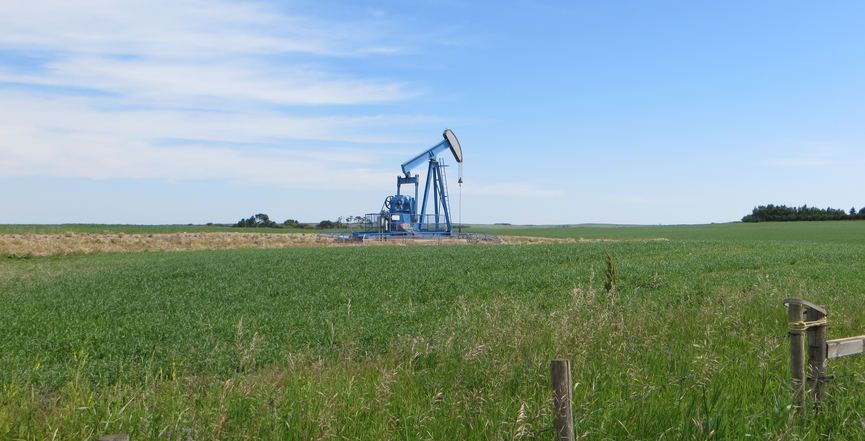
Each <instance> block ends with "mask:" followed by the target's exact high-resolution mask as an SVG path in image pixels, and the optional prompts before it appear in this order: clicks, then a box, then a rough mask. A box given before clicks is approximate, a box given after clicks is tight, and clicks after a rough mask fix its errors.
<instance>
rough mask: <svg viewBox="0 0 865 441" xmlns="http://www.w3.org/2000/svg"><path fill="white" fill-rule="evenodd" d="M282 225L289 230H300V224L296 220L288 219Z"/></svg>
mask: <svg viewBox="0 0 865 441" xmlns="http://www.w3.org/2000/svg"><path fill="white" fill-rule="evenodd" d="M282 225H285V226H286V227H287V228H300V222H298V221H297V220H296V219H288V220H286V221H285V222H283V223H282Z"/></svg>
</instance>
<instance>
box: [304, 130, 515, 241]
mask: <svg viewBox="0 0 865 441" xmlns="http://www.w3.org/2000/svg"><path fill="white" fill-rule="evenodd" d="M442 138H444V139H443V140H442V141H441V142H439V143H438V144H436V145H434V146H432V147H430V148H429V149H427V150H426V151H424V152H423V153H421V154H419V155H417V156H415V157H414V158H412V159H410V160H408V161H406V162H404V163H403V164H402V166H401V167H402V173H403V174H402V175H399V176H397V177H396V194H395V195H391V196H388V197H387V198H385V200H384V203H383V204H382V207H381V211H379V212H378V213H369V214H366V215H365V216H364V217H363V222H361V223H359V224H356V225H355V226H354V228H353V231H352V232H351V234H350V235H348V234H346V233H336V232H334V233H322V234H320V235H319V237H320V238H325V237H326V238H333V239H334V240H335V241H337V242H355V241H359V242H366V241H376V240H379V241H388V240H402V241H410V240H419V241H423V240H424V239H426V240H430V239H432V240H439V241H441V240H442V239H447V240H448V241H461V242H494V243H503V241H502V239H501V238H500V237H498V236H494V235H487V234H467V233H463V232H462V231H457V232H455V231H454V224H453V216H452V212H451V208H450V200H449V198H448V185H447V176H446V173H445V171H446V169H447V165H445V163H444V161H443V160H442V159H441V158H439V157H438V155H439V154H440V153H442V152H444V151H446V150H450V152H451V153H452V154H453V157H454V159H456V161H457V163H458V164H460V166H461V165H462V162H463V150H462V147H460V142H459V140H457V137H456V135H454V132H452V131H450V130H447V129H445V131H444V133H442ZM424 162H427V164H428V165H427V174H426V185H425V186H424V192H423V199H421V203H420V210H418V200H419V197H418V196H419V195H418V191H419V186H420V182H421V177H420V175H417V174H415V175H412V173H411V172H412V170H414V169H415V168H417V167H418V166H420V165H421V164H423V163H424ZM458 183H459V184H460V186H462V183H463V179H462V167H460V176H459V180H458ZM406 185H407V186H411V185H414V196H412V195H411V193H409V194H404V193H403V186H406Z"/></svg>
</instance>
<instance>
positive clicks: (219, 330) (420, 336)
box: [0, 222, 865, 440]
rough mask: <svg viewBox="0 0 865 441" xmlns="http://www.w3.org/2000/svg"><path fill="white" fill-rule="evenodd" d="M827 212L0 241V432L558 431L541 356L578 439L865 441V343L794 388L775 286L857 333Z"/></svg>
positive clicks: (846, 267)
mask: <svg viewBox="0 0 865 441" xmlns="http://www.w3.org/2000/svg"><path fill="white" fill-rule="evenodd" d="M827 224H833V223H831V222H827V223H816V222H815V223H798V224H795V225H793V227H789V226H788V224H780V223H778V224H757V226H759V227H761V228H762V230H759V231H757V230H753V229H750V228H751V225H750V224H747V225H746V224H724V225H719V226H717V228H716V226H714V225H711V226H693V227H692V226H682V227H626V228H611V227H570V228H547V229H542V228H528V227H524V228H520V227H498V226H497V227H490V231H491V232H493V231H494V232H496V233H498V234H506V233H505V230H507V231H508V232H511V231H513V233H511V234H518V235H530V234H538V235H545V236H550V235H553V232H555V231H559V230H561V231H568V232H571V231H580V233H579V234H578V235H576V236H574V235H563V236H553V237H589V236H588V235H582V234H583V231H593V232H596V233H597V234H602V235H603V234H608V232H612V231H623V232H626V233H622V235H620V236H612V235H610V236H601V237H620V238H635V237H639V236H637V234H646V235H649V236H644V237H657V235H654V234H653V231H655V232H657V231H664V232H667V233H669V234H664V235H660V237H667V238H668V239H670V240H669V241H650V242H637V241H624V242H595V243H566V244H553V245H474V246H465V245H453V246H448V245H442V246H381V247H317V248H290V249H255V250H223V251H196V252H163V253H135V254H100V255H90V256H75V257H62V258H59V257H53V258H31V259H3V260H2V261H0V292H2V296H0V323H2V326H0V439H28V440H43V439H97V438H98V437H99V436H102V435H105V434H110V433H129V434H131V435H132V438H133V439H135V440H143V439H172V440H175V439H180V440H186V439H194V440H199V439H222V440H226V439H274V440H276V439H279V440H282V439H298V440H305V439H320V438H329V437H335V438H348V439H406V440H414V439H498V440H501V439H516V438H523V439H552V438H553V437H552V433H551V432H550V431H549V430H548V429H549V428H550V427H551V424H552V415H551V403H550V401H551V400H550V385H549V378H548V375H549V361H550V360H551V359H555V358H568V359H570V360H571V362H572V364H573V368H572V369H573V373H572V375H573V381H574V383H575V386H574V400H575V404H574V409H575V411H574V416H575V419H576V426H577V433H578V435H585V439H595V440H607V439H611V440H612V439H661V438H663V439H743V438H747V437H752V438H755V439H779V440H794V439H865V428H863V423H862V421H863V418H865V415H863V413H865V383H863V382H865V377H863V375H862V374H861V372H862V371H863V367H865V357H861V356H860V357H856V356H853V357H847V358H845V359H838V360H833V361H832V364H831V365H830V374H831V375H834V376H835V378H834V379H833V380H832V382H831V383H830V386H829V387H830V389H829V391H830V396H829V397H828V399H827V401H826V403H825V404H824V406H823V409H824V410H823V411H822V412H819V413H817V412H814V411H809V412H807V417H803V416H802V414H803V413H806V412H798V413H797V412H793V411H792V406H791V404H792V395H791V393H790V384H789V379H788V378H789V376H790V374H789V348H788V344H787V342H786V340H785V339H784V338H785V335H786V332H787V328H786V327H787V324H786V320H787V319H786V311H785V308H784V306H783V305H782V300H783V299H784V298H788V297H799V298H804V299H807V300H810V301H812V302H815V303H820V304H825V305H827V309H828V311H829V314H830V315H829V321H830V325H831V328H830V330H829V337H830V338H839V337H845V336H852V335H859V334H863V333H865V305H863V304H861V302H860V300H861V299H862V295H861V294H862V293H863V292H865V278H863V277H862V276H861V275H862V274H865V244H863V243H862V239H861V234H862V233H861V231H860V230H859V229H857V228H862V227H865V223H861V222H839V223H838V224H844V226H838V227H835V226H827ZM680 228H681V229H682V230H677V229H680ZM737 228H741V229H740V230H737ZM845 228H847V230H844V229H845ZM477 229H479V227H477ZM843 231H847V233H848V235H849V236H851V237H850V238H849V240H841V237H840V235H843V234H844V233H843ZM713 232H714V233H716V237H715V238H712V237H711V235H712V233H713ZM758 233H759V234H758ZM563 234H564V233H563ZM609 234H612V233H609ZM676 234H678V235H679V236H676ZM754 234H757V235H758V236H761V237H758V238H755V237H752V236H749V235H754ZM736 235H739V236H736ZM802 236H805V237H802ZM595 237H598V236H595ZM768 238H772V240H767V239H768ZM809 242H814V243H809ZM607 253H609V255H610V256H611V257H612V261H613V262H614V264H615V270H616V271H615V274H616V276H615V279H614V281H615V285H616V287H615V289H613V290H611V291H608V290H607V289H605V283H606V282H610V281H613V280H611V279H610V276H608V275H607V271H608V266H607Z"/></svg>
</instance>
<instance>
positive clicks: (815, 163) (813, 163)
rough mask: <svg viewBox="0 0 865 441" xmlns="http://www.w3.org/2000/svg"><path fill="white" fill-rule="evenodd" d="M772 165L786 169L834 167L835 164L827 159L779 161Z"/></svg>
mask: <svg viewBox="0 0 865 441" xmlns="http://www.w3.org/2000/svg"><path fill="white" fill-rule="evenodd" d="M770 164H771V165H781V166H785V167H821V166H825V165H834V164H835V162H833V161H828V160H825V159H779V160H777V161H771V162H770Z"/></svg>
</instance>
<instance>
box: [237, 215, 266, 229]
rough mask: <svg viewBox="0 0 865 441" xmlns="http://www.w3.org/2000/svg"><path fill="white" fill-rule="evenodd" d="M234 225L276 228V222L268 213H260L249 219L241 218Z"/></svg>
mask: <svg viewBox="0 0 865 441" xmlns="http://www.w3.org/2000/svg"><path fill="white" fill-rule="evenodd" d="M234 226H235V227H240V228H275V227H276V222H274V221H272V220H270V217H269V216H268V215H266V214H262V213H259V214H256V215H255V216H252V217H250V218H249V219H241V220H240V222H238V223H236V224H234Z"/></svg>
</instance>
